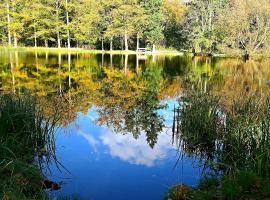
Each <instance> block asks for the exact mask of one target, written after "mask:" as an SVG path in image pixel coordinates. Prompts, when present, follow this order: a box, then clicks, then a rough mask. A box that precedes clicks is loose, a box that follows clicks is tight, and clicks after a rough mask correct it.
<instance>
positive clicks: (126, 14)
mask: <svg viewBox="0 0 270 200" xmlns="http://www.w3.org/2000/svg"><path fill="white" fill-rule="evenodd" d="M144 16H145V13H144V9H143V8H142V7H140V5H139V4H138V2H137V0H122V1H121V2H120V3H119V4H118V6H117V7H116V8H115V9H114V10H113V11H112V12H111V19H112V23H111V25H109V26H108V29H107V31H106V34H107V35H113V36H120V37H123V38H124V41H125V50H126V51H127V50H128V39H129V36H131V35H133V34H135V32H136V29H135V27H136V24H141V23H142V22H143V21H144V20H145V19H146V18H145V17H144Z"/></svg>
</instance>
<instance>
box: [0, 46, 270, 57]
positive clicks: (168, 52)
mask: <svg viewBox="0 0 270 200" xmlns="http://www.w3.org/2000/svg"><path fill="white" fill-rule="evenodd" d="M0 51H28V52H38V53H91V54H112V55H123V54H128V55H136V54H137V51H134V50H128V51H125V50H112V51H110V50H104V51H102V50H95V49H83V48H70V49H68V48H57V47H17V48H15V47H7V46H0ZM145 55H157V56H191V57H192V56H194V55H193V53H191V52H184V51H177V50H169V49H164V50H157V51H156V52H155V53H152V52H150V51H149V52H147V53H146V54H145ZM198 57H200V56H198ZM204 57H207V56H204ZM212 57H214V58H242V55H240V54H222V53H215V54H213V55H212ZM250 58H255V59H260V58H270V54H254V55H251V56H250Z"/></svg>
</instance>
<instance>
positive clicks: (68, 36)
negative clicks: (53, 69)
mask: <svg viewBox="0 0 270 200" xmlns="http://www.w3.org/2000/svg"><path fill="white" fill-rule="evenodd" d="M66 20H67V44H68V48H69V49H70V35H69V27H68V25H69V16H68V0H66Z"/></svg>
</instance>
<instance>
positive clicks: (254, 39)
mask: <svg viewBox="0 0 270 200" xmlns="http://www.w3.org/2000/svg"><path fill="white" fill-rule="evenodd" d="M0 8H1V9H0V43H1V44H2V45H9V46H11V45H13V46H15V47H17V46H18V45H20V46H35V47H37V46H45V47H68V48H70V47H83V48H90V49H101V46H102V49H103V48H107V49H108V48H109V46H110V48H111V49H113V47H114V48H115V49H125V50H129V49H136V46H137V48H138V47H139V46H140V44H141V46H144V47H149V49H152V50H153V51H154V50H155V47H156V46H158V47H164V48H175V49H177V50H184V51H195V52H205V53H226V52H228V51H230V52H232V51H236V52H238V53H239V52H241V53H243V52H245V53H250V54H252V53H258V52H266V51H267V50H266V49H269V47H270V41H269V35H270V14H269V13H270V0H190V1H183V0H98V1H97V0H31V1H30V0H12V1H11V0H3V1H1V3H0Z"/></svg>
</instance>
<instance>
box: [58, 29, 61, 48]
mask: <svg viewBox="0 0 270 200" xmlns="http://www.w3.org/2000/svg"><path fill="white" fill-rule="evenodd" d="M57 44H58V48H61V40H60V32H59V31H58V32H57Z"/></svg>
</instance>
